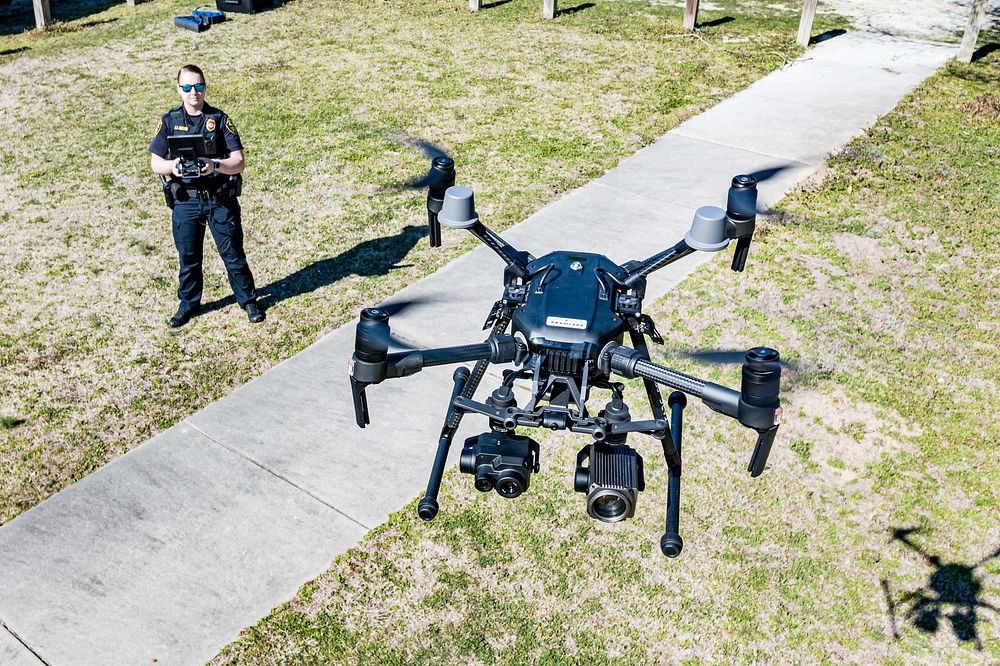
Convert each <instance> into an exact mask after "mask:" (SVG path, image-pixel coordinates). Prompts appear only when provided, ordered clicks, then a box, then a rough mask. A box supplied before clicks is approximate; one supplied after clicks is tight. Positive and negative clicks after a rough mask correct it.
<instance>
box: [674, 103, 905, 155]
mask: <svg viewBox="0 0 1000 666" xmlns="http://www.w3.org/2000/svg"><path fill="white" fill-rule="evenodd" d="M900 99H902V98H900ZM713 108H714V107H713ZM699 115H701V114H699ZM880 117H881V116H880ZM865 127H866V128H867V127H868V126H867V125H866V126H865ZM683 128H684V125H679V126H678V127H675V128H673V129H672V130H669V131H668V132H667V134H676V135H677V136H682V137H684V138H685V139H691V140H693V141H704V142H705V143H711V144H715V145H716V146H721V147H723V148H732V149H734V150H743V151H745V152H748V153H757V154H758V155H763V156H764V157H770V158H773V159H776V160H785V161H786V162H798V163H799V164H802V165H804V166H819V165H820V164H823V163H824V162H826V158H827V157H830V156H831V155H832V154H833V153H832V151H831V152H828V153H826V155H824V157H823V158H822V159H820V160H819V161H817V162H813V161H812V160H809V161H805V160H801V159H798V158H794V157H787V156H783V155H774V154H773V153H763V152H761V151H759V150H754V149H753V148H747V147H746V146H734V145H732V144H728V143H722V142H721V141H714V140H712V139H706V138H705V137H701V136H694V135H692V134H685V133H684V132H682V131H681V130H682V129H683ZM855 136H859V135H855ZM851 139H852V140H853V139H854V137H851Z"/></svg>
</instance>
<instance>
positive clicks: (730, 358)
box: [682, 349, 795, 370]
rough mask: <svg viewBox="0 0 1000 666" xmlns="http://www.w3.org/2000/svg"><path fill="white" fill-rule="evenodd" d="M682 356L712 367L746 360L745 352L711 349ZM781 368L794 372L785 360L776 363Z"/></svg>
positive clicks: (686, 353)
mask: <svg viewBox="0 0 1000 666" xmlns="http://www.w3.org/2000/svg"><path fill="white" fill-rule="evenodd" d="M682 354H683V355H684V356H686V357H688V358H690V359H693V360H695V361H699V362H701V363H711V364H713V365H736V364H738V363H743V361H744V359H745V358H746V350H738V349H733V350H731V351H730V350H724V349H711V350H704V351H687V352H682ZM778 363H779V364H780V365H781V367H782V368H784V369H786V370H794V369H795V368H794V365H793V364H792V363H789V362H788V360H786V359H781V360H780V361H778Z"/></svg>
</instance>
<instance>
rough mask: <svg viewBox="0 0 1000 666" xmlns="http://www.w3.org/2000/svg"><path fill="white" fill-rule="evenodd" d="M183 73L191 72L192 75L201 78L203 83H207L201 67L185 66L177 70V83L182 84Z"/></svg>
mask: <svg viewBox="0 0 1000 666" xmlns="http://www.w3.org/2000/svg"><path fill="white" fill-rule="evenodd" d="M183 72H191V73H192V74H197V75H198V76H200V77H201V82H202V83H205V72H203V71H201V67H199V66H198V65H184V66H183V67H181V68H180V69H178V70H177V83H180V82H181V74H182V73H183Z"/></svg>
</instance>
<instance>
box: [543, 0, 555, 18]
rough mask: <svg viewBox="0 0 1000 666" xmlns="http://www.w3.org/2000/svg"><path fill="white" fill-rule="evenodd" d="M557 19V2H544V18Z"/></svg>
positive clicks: (548, 0) (550, 0) (544, 0)
mask: <svg viewBox="0 0 1000 666" xmlns="http://www.w3.org/2000/svg"><path fill="white" fill-rule="evenodd" d="M555 17H556V0H542V18H547V19H550V18H555Z"/></svg>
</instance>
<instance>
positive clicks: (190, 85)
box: [177, 83, 205, 92]
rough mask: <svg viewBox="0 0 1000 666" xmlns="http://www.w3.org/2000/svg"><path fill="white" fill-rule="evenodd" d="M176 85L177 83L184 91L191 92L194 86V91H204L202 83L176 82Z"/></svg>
mask: <svg viewBox="0 0 1000 666" xmlns="http://www.w3.org/2000/svg"><path fill="white" fill-rule="evenodd" d="M177 85H179V86H180V87H181V90H183V91H184V92H191V89H192V88H194V89H195V91H196V92H205V84H204V83H178V84H177Z"/></svg>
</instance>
